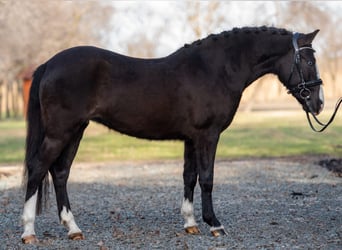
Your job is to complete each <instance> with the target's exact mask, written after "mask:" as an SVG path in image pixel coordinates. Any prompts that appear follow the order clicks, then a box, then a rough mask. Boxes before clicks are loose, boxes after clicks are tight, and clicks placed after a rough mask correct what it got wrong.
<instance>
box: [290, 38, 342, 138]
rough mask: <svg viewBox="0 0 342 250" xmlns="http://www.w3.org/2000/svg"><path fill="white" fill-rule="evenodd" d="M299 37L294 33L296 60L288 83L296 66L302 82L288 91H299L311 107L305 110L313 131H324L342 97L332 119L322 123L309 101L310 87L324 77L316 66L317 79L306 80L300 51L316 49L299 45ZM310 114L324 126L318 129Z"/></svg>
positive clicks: (320, 82) (341, 100) (316, 84)
mask: <svg viewBox="0 0 342 250" xmlns="http://www.w3.org/2000/svg"><path fill="white" fill-rule="evenodd" d="M298 38H299V33H294V34H293V37H292V45H293V48H294V50H295V54H294V62H293V64H292V68H291V74H290V76H289V79H288V81H287V82H288V83H289V82H290V80H291V78H292V75H293V72H294V67H296V69H297V72H298V74H299V77H300V83H299V84H298V85H297V86H296V87H294V88H292V89H290V90H289V91H288V93H289V94H290V93H292V94H293V93H298V92H299V96H300V97H301V98H302V99H303V100H305V104H306V106H307V107H308V108H309V111H305V112H306V118H307V120H308V123H309V125H310V127H311V129H312V130H313V131H315V132H323V131H324V130H325V129H326V128H327V127H328V126H329V125H330V124H331V123H332V122H333V120H334V118H335V115H336V113H337V110H338V109H339V107H340V105H341V103H342V98H340V99H339V100H338V101H337V103H336V106H335V110H334V112H333V114H332V116H331V117H330V119H329V121H328V122H327V123H322V122H321V121H319V120H318V118H317V117H316V115H315V112H313V111H312V107H311V104H310V102H309V100H310V96H311V90H310V89H309V88H310V87H315V86H319V85H321V84H322V83H323V82H322V79H321V78H320V77H319V73H318V69H317V67H316V73H317V79H316V80H311V81H305V79H304V76H303V71H302V67H301V65H300V51H301V50H304V49H310V50H314V49H313V48H312V47H309V46H306V47H301V48H299V47H298ZM310 114H311V116H312V117H313V118H314V120H315V121H316V122H317V124H319V125H320V126H322V128H320V129H316V128H315V127H314V126H313V124H312V121H311V118H310Z"/></svg>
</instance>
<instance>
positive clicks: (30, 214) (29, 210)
mask: <svg viewBox="0 0 342 250" xmlns="http://www.w3.org/2000/svg"><path fill="white" fill-rule="evenodd" d="M37 195H38V190H37V191H36V192H35V194H34V195H32V197H31V198H30V199H28V200H27V201H26V202H25V205H24V210H23V215H22V217H21V218H22V220H23V224H24V233H23V234H22V235H21V238H22V239H23V238H25V237H27V236H30V235H36V233H35V231H34V220H35V217H36V207H37Z"/></svg>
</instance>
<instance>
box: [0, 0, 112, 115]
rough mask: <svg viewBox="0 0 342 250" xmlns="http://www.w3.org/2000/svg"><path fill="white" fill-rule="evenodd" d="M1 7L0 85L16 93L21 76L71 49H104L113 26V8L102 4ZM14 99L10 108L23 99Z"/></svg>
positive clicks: (2, 3)
mask: <svg viewBox="0 0 342 250" xmlns="http://www.w3.org/2000/svg"><path fill="white" fill-rule="evenodd" d="M0 6H1V8H0V37H1V43H0V55H1V57H0V83H2V84H5V85H6V89H8V90H9V91H10V92H13V91H14V90H15V91H14V93H17V92H18V93H20V87H19V86H20V84H15V81H16V80H17V82H20V79H17V78H18V75H19V74H20V72H22V71H25V70H26V69H27V68H29V67H32V65H34V66H37V65H39V64H41V63H42V62H44V61H45V60H47V59H48V58H50V57H51V56H52V55H54V54H55V53H57V52H58V51H60V50H63V49H65V48H68V47H72V46H76V45H84V44H92V45H103V44H104V42H105V38H106V36H104V34H105V33H106V32H107V31H108V30H110V25H111V22H110V17H111V14H112V8H111V7H110V6H108V5H104V4H103V3H102V2H101V3H100V4H99V3H97V2H92V1H86V2H78V1H77V2H71V1H70V2H69V1H62V2H61V1H37V0H33V1H6V0H2V1H0ZM0 87H1V86H0ZM2 89H4V88H2ZM17 90H19V91H17ZM10 95H12V94H10ZM0 96H1V94H0ZM2 96H5V95H4V94H3V95H2ZM13 98H14V100H13ZM13 98H12V105H9V104H10V102H9V100H10V98H6V100H7V101H6V102H7V105H6V106H8V107H10V106H11V108H13V106H15V105H13V101H14V102H15V101H16V99H19V97H13ZM7 113H8V115H9V114H10V113H11V112H10V111H8V112H7Z"/></svg>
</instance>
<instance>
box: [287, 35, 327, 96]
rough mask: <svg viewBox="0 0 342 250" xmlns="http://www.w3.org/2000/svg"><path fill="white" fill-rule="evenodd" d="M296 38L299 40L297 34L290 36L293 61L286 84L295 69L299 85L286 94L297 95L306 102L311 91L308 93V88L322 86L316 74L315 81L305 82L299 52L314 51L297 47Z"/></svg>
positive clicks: (307, 47)
mask: <svg viewBox="0 0 342 250" xmlns="http://www.w3.org/2000/svg"><path fill="white" fill-rule="evenodd" d="M298 38H299V33H294V34H293V36H292V45H293V48H294V51H295V53H294V60H293V64H292V68H291V74H290V76H289V79H288V81H287V83H289V82H290V80H291V78H292V76H293V72H294V68H295V67H296V69H297V72H298V74H299V78H300V83H298V85H297V86H296V87H294V88H292V89H290V90H289V91H288V93H289V94H290V93H292V94H295V93H299V96H300V97H301V98H302V99H304V100H306V99H309V98H310V95H311V91H310V89H309V88H310V87H314V86H318V85H321V84H322V80H321V79H320V78H319V75H318V74H317V79H316V80H310V81H305V79H304V76H303V70H302V67H301V65H300V59H301V56H300V51H302V50H305V49H310V50H313V51H314V49H313V48H312V47H309V46H306V47H301V48H299V47H298Z"/></svg>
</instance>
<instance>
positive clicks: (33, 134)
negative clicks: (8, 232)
mask: <svg viewBox="0 0 342 250" xmlns="http://www.w3.org/2000/svg"><path fill="white" fill-rule="evenodd" d="M45 70H46V64H42V65H40V66H39V67H38V68H37V69H36V71H35V72H34V74H33V81H32V85H31V89H30V98H29V103H28V110H27V135H26V152H25V168H24V178H23V180H24V184H27V181H28V178H29V176H28V175H29V172H32V169H30V168H34V167H35V166H34V161H33V159H34V158H35V157H36V156H37V154H38V150H39V148H40V147H41V145H42V143H43V139H44V135H45V133H44V128H43V123H42V118H41V107H40V99H39V87H40V82H41V79H42V77H43V75H44V73H45ZM32 161H33V162H32ZM48 177H49V176H48V174H46V176H45V177H44V180H43V181H42V182H41V183H40V184H39V187H38V197H37V210H36V213H37V214H40V213H41V211H42V200H43V199H44V207H46V204H47V201H48V194H49V178H48Z"/></svg>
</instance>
